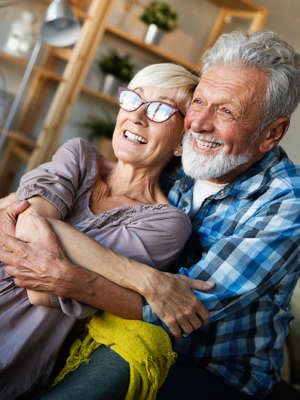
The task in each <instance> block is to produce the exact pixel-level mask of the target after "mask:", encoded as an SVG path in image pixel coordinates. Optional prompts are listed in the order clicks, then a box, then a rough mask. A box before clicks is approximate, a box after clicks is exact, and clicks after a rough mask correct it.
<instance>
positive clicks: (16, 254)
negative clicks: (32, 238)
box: [0, 216, 70, 294]
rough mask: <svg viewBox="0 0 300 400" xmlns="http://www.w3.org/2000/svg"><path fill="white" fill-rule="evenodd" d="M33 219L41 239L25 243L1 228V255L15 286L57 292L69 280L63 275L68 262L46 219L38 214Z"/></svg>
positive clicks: (68, 264)
mask: <svg viewBox="0 0 300 400" xmlns="http://www.w3.org/2000/svg"><path fill="white" fill-rule="evenodd" d="M32 220H33V222H34V224H35V225H36V228H37V229H38V231H39V237H40V241H39V242H30V243H25V242H23V241H22V240H19V239H17V238H15V237H12V236H9V235H5V234H3V233H1V232H0V259H1V260H2V261H3V262H4V263H6V264H7V267H6V270H7V273H8V274H9V275H12V276H14V277H15V283H16V285H17V286H20V287H26V288H28V289H33V290H40V291H49V292H53V293H57V294H58V292H59V291H60V289H61V291H63V288H64V285H66V284H68V282H66V281H64V279H63V278H64V275H65V270H66V268H68V267H69V266H70V262H69V260H68V258H67V257H66V255H65V253H64V251H63V249H62V247H61V245H60V242H59V240H58V238H57V236H56V234H55V233H54V232H53V231H52V230H51V229H50V227H49V224H48V222H47V221H46V220H45V219H44V218H42V217H39V216H32Z"/></svg>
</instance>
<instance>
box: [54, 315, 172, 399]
mask: <svg viewBox="0 0 300 400" xmlns="http://www.w3.org/2000/svg"><path fill="white" fill-rule="evenodd" d="M87 327H88V331H89V332H88V334H87V335H86V337H85V338H84V339H83V341H81V340H80V339H76V341H75V342H74V343H73V345H72V347H71V350H70V356H69V357H68V359H67V361H66V365H65V366H64V368H63V369H62V371H61V372H60V374H59V375H58V377H57V378H56V379H55V382H54V384H56V383H58V382H59V381H60V380H62V379H63V378H64V376H65V375H67V374H68V373H69V372H71V371H74V370H75V369H77V368H78V367H79V365H80V364H82V363H83V362H88V357H89V356H90V355H91V353H92V352H93V351H94V350H95V349H96V348H97V347H99V346H101V344H104V345H105V346H107V347H110V348H111V349H112V350H114V351H115V352H116V353H118V354H119V355H120V356H121V357H123V358H124V360H126V361H127V362H128V363H129V365H130V383H129V388H128V392H127V395H126V398H125V400H155V398H156V395H157V391H158V389H159V388H160V387H161V386H162V384H163V383H164V381H165V379H166V377H167V375H168V372H169V369H170V367H171V365H172V364H173V363H174V362H175V358H176V353H174V352H173V350H172V345H171V341H170V338H169V336H168V334H167V333H166V332H165V331H164V329H163V328H161V327H158V326H155V325H152V324H148V323H147V322H143V321H136V320H128V319H123V318H120V317H117V316H115V315H112V314H110V313H107V312H102V313H97V314H95V315H94V316H93V317H92V318H91V319H90V321H89V322H88V323H87Z"/></svg>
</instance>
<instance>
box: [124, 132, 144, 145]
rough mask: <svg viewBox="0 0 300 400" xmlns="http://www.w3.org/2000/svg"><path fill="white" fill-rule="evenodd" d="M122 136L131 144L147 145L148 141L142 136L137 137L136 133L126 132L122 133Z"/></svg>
mask: <svg viewBox="0 0 300 400" xmlns="http://www.w3.org/2000/svg"><path fill="white" fill-rule="evenodd" d="M123 135H124V137H125V138H126V139H127V140H128V141H130V142H133V143H137V144H146V143H148V141H147V140H146V139H145V138H144V137H143V136H140V135H137V134H136V133H133V132H131V131H128V130H126V131H124V134H123Z"/></svg>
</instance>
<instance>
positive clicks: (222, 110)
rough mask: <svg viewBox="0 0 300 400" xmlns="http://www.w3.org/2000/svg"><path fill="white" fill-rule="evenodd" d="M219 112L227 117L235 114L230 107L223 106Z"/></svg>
mask: <svg viewBox="0 0 300 400" xmlns="http://www.w3.org/2000/svg"><path fill="white" fill-rule="evenodd" d="M219 112H221V113H222V114H223V115H225V116H226V117H233V114H232V112H231V110H229V108H221V109H220V110H219Z"/></svg>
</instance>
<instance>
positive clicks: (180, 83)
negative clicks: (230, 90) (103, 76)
mask: <svg viewBox="0 0 300 400" xmlns="http://www.w3.org/2000/svg"><path fill="white" fill-rule="evenodd" d="M198 83H199V77H198V76H196V75H194V74H192V73H191V72H189V71H188V70H187V69H185V68H184V67H182V66H181V65H177V64H172V63H160V64H152V65H148V66H147V67H145V68H143V69H141V70H140V71H138V72H137V74H136V75H135V76H134V77H133V78H132V80H131V81H130V82H129V84H128V88H129V89H132V90H134V89H137V88H138V87H144V86H157V87H161V88H167V89H172V88H175V89H178V92H177V95H176V98H175V102H176V104H177V106H178V107H179V105H182V107H184V110H182V111H184V112H185V111H186V110H187V108H188V106H189V104H190V102H191V99H192V96H193V92H194V90H195V87H196V86H197V84H198Z"/></svg>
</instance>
